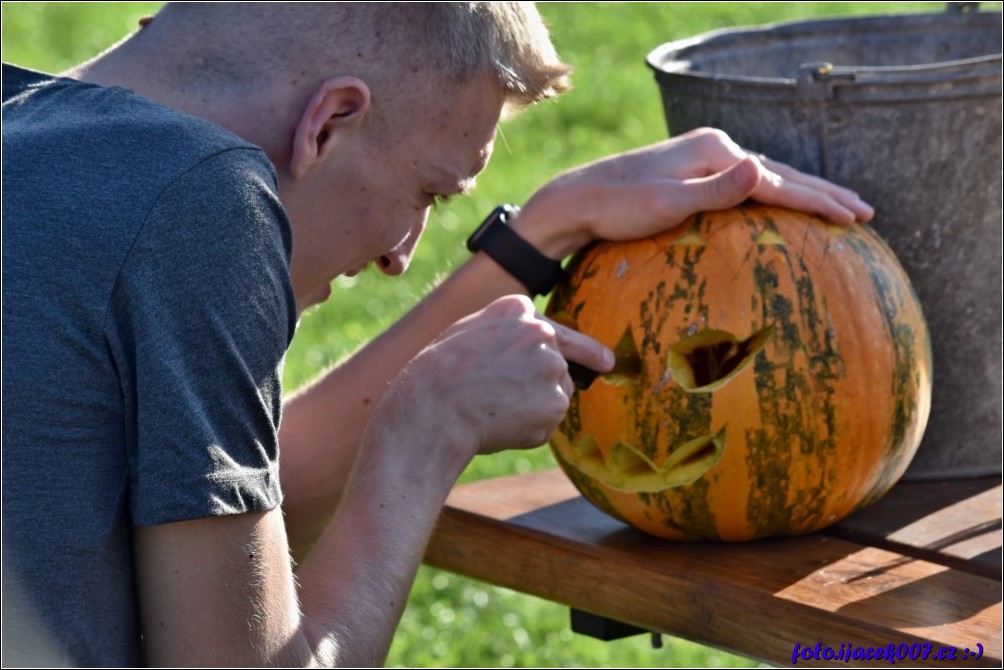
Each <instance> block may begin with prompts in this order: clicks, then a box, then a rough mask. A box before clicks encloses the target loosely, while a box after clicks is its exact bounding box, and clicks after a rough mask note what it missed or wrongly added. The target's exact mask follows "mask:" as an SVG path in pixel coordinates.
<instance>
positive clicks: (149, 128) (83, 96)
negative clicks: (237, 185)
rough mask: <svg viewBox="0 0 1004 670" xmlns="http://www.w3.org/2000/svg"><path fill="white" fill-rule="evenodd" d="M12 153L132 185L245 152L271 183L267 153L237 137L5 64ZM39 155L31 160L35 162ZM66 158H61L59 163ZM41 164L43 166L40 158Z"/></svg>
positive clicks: (128, 98)
mask: <svg viewBox="0 0 1004 670" xmlns="http://www.w3.org/2000/svg"><path fill="white" fill-rule="evenodd" d="M3 105H4V135H5V138H4V139H5V149H8V148H9V149H12V150H13V151H17V150H18V149H20V148H25V149H27V148H29V147H30V148H32V149H35V150H39V149H42V150H45V149H46V148H47V149H48V151H46V153H49V154H52V155H53V156H54V158H55V159H56V160H71V161H80V162H83V163H86V164H94V165H95V166H96V168H98V169H101V170H102V171H103V172H106V173H108V175H109V176H112V175H114V173H115V172H116V167H117V168H118V170H120V171H124V172H126V174H123V175H114V176H121V177H129V178H130V179H131V180H135V179H136V178H144V177H149V176H158V177H160V178H164V179H171V178H172V176H174V175H177V174H181V173H183V172H184V171H185V170H187V169H189V168H190V167H191V166H193V165H197V164H199V163H200V162H202V161H204V160H206V159H207V158H210V157H213V156H215V155H217V154H220V153H222V152H227V151H231V150H243V151H245V152H247V155H246V156H244V157H242V158H240V159H239V160H240V161H242V162H243V163H244V164H246V165H247V166H249V167H251V168H253V169H255V170H256V171H261V172H262V173H264V174H266V175H268V176H270V178H271V180H272V181H274V179H275V178H274V174H271V173H274V168H273V167H272V164H271V162H270V161H269V160H268V158H267V156H266V155H265V153H264V151H262V150H261V149H260V148H259V147H257V146H256V145H254V144H252V143H250V142H247V141H246V140H244V139H242V138H240V137H238V136H237V135H235V134H233V133H232V132H230V131H228V130H226V129H225V128H223V127H221V126H218V125H216V124H213V123H210V122H209V121H206V120H204V119H200V118H197V117H194V116H190V115H187V114H184V113H182V112H179V111H177V110H175V109H172V108H170V107H166V106H164V105H161V104H159V103H157V102H154V101H152V100H149V99H147V98H144V97H142V96H140V95H137V94H135V93H133V92H132V91H129V90H126V89H123V88H119V87H115V86H109V87H104V86H97V85H93V84H89V83H85V82H80V81H76V80H73V79H67V78H65V77H60V76H57V75H49V74H45V73H41V72H34V71H31V70H27V69H25V68H21V67H18V66H13V65H9V64H6V63H5V64H4V66H3ZM35 153H36V152H35V151H32V154H35ZM60 154H62V157H60ZM36 160H37V158H36Z"/></svg>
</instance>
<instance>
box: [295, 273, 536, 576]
mask: <svg viewBox="0 0 1004 670" xmlns="http://www.w3.org/2000/svg"><path fill="white" fill-rule="evenodd" d="M520 292H525V288H523V286H522V285H521V284H520V283H519V282H517V281H516V280H515V279H513V278H512V277H511V276H509V275H508V274H506V272H505V271H504V270H502V269H501V268H500V267H499V266H498V265H496V264H495V263H494V261H492V260H491V259H489V258H487V257H486V256H484V255H483V254H478V255H476V256H475V257H473V258H472V259H471V260H470V261H468V262H467V263H466V264H465V265H464V266H462V267H461V268H459V269H458V270H457V271H456V272H455V273H454V274H453V275H451V276H450V277H448V278H447V279H446V280H445V281H444V282H443V283H442V284H441V285H440V286H438V287H437V288H436V289H435V290H433V291H432V292H431V293H430V294H429V295H428V296H427V297H426V298H425V299H424V300H422V301H421V302H420V303H419V304H418V305H417V306H416V307H415V308H414V309H413V310H412V311H411V312H410V313H408V314H407V315H406V316H405V317H404V318H403V319H401V320H400V321H399V322H397V323H396V324H395V325H394V326H392V327H391V328H390V329H389V330H387V331H386V332H385V333H383V334H382V335H380V336H379V337H378V338H376V339H375V340H373V341H372V342H371V343H370V344H368V345H367V346H365V347H364V348H362V349H360V350H359V351H358V352H357V353H356V354H355V355H353V356H352V357H350V358H349V359H347V360H346V361H344V362H343V363H341V364H339V365H338V366H336V367H334V368H333V369H331V370H330V371H328V372H327V373H325V374H324V375H322V376H321V377H320V378H319V379H318V380H317V381H316V382H314V383H313V384H311V385H310V386H309V387H307V388H306V389H305V390H303V391H301V392H299V393H297V394H296V395H294V396H293V397H291V398H290V399H289V400H288V401H287V403H286V407H285V409H284V414H283V420H282V426H281V430H280V445H281V449H282V467H281V472H282V488H283V492H284V499H285V500H284V504H283V507H284V511H285V513H286V524H287V530H288V533H289V537H290V543H291V545H292V547H293V551H294V556H296V557H297V558H298V559H299V558H301V557H302V556H304V555H305V553H306V550H308V549H309V547H310V546H311V545H312V544H313V542H314V541H315V540H316V539H317V536H318V535H319V533H320V532H321V530H322V529H323V528H324V526H325V525H326V523H327V522H328V520H329V519H330V516H331V514H332V512H333V510H334V509H335V505H336V504H337V502H338V500H339V498H340V496H341V493H342V489H343V487H344V485H345V482H346V480H347V479H348V474H349V471H350V470H351V468H352V465H353V463H354V461H355V457H356V455H357V451H358V445H359V444H360V439H361V437H362V434H363V431H364V430H365V428H366V425H367V423H368V422H369V419H370V416H371V415H372V412H373V408H374V407H376V405H377V404H378V403H379V402H380V400H381V398H382V397H383V394H384V392H385V391H386V389H387V387H388V385H389V383H390V382H391V381H392V380H393V379H394V378H395V377H397V375H398V374H399V373H400V372H401V370H402V369H403V368H404V367H405V366H406V365H407V363H408V361H410V360H411V359H412V358H413V357H414V356H415V355H416V354H418V352H420V351H421V350H422V349H423V348H424V347H425V346H426V345H427V344H428V343H429V342H431V341H432V340H433V339H434V338H435V337H436V336H437V335H439V334H440V333H441V332H442V331H443V330H444V329H446V328H447V327H449V326H450V325H451V324H452V323H454V322H455V321H457V320H458V319H460V318H462V317H464V316H467V315H468V314H471V313H473V312H475V311H477V310H479V309H481V308H483V307H484V306H485V305H487V304H488V303H490V302H491V301H492V300H494V299H496V298H498V297H500V296H502V295H506V294H512V293H520Z"/></svg>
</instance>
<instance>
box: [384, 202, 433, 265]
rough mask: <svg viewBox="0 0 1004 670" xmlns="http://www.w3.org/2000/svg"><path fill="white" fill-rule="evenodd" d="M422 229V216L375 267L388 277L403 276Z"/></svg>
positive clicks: (423, 219)
mask: <svg viewBox="0 0 1004 670" xmlns="http://www.w3.org/2000/svg"><path fill="white" fill-rule="evenodd" d="M424 228H425V216H424V215H423V216H422V218H421V219H420V220H419V221H418V223H416V224H415V225H414V226H412V227H411V229H410V230H409V231H408V234H407V235H406V236H405V238H404V239H403V240H401V242H400V244H398V245H397V246H396V247H394V248H393V249H391V250H390V251H388V252H387V253H385V254H384V255H383V256H381V257H380V258H379V259H377V266H378V267H379V268H380V271H381V272H383V273H384V274H385V275H388V276H390V277H397V276H398V275H402V274H404V272H405V270H407V269H408V265H410V264H411V257H412V256H413V255H414V254H415V249H416V247H418V240H419V239H420V238H421V237H422V231H423V230H424Z"/></svg>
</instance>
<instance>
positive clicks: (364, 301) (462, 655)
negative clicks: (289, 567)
mask: <svg viewBox="0 0 1004 670" xmlns="http://www.w3.org/2000/svg"><path fill="white" fill-rule="evenodd" d="M160 5H161V3H152V2H116V3H102V2H88V3H44V2H39V3H36V2H4V3H3V5H2V31H3V32H2V46H0V48H2V57H3V60H4V61H5V62H12V63H16V64H18V65H21V66H24V67H29V68H33V69H37V70H43V71H46V72H60V71H62V70H64V69H66V68H68V67H70V66H72V65H74V64H76V63H79V62H80V61H82V60H86V59H88V58H90V57H92V56H94V55H97V54H98V53H100V52H101V51H102V50H104V49H105V48H107V47H109V46H110V45H112V44H114V43H115V42H117V41H118V40H120V39H121V38H123V37H124V36H126V35H127V34H129V33H130V32H132V31H133V30H135V29H136V27H137V21H138V20H139V19H140V18H141V17H143V16H145V15H148V14H152V13H155V12H156V11H157V9H158V8H159V7H160ZM944 6H945V3H906V2H885V3H883V2H850V3H841V2H798V3H761V2H723V3H603V2H601V3H577V2H563V3H539V7H540V10H541V13H542V14H543V15H544V17H545V19H546V20H547V22H548V24H549V26H550V28H551V33H552V37H553V40H554V43H555V45H556V46H557V49H558V53H559V54H561V56H562V57H563V59H564V60H565V61H566V62H567V63H569V64H571V65H572V66H573V67H574V68H575V73H574V75H573V81H574V84H575V88H574V90H573V91H571V92H570V93H568V94H566V95H565V96H562V97H561V98H559V99H558V100H554V101H548V102H546V103H543V104H540V105H538V106H537V107H535V108H533V109H530V110H527V111H526V112H524V113H523V114H522V115H521V116H519V117H517V118H516V119H514V120H511V121H507V122H505V123H503V125H502V126H501V129H500V134H499V137H498V139H497V141H496V147H495V153H494V155H493V157H492V162H491V164H490V165H489V166H488V168H487V169H486V170H485V172H484V174H483V175H482V176H481V177H480V178H479V179H478V188H477V190H476V191H475V192H474V193H473V194H472V195H470V196H468V197H465V198H460V199H457V200H455V201H451V202H450V204H449V205H446V206H441V207H437V209H436V210H435V211H434V212H433V213H432V215H431V217H430V222H429V226H428V229H427V231H426V233H425V237H424V239H423V241H422V243H421V245H420V246H419V250H418V253H417V254H416V256H415V259H414V261H413V262H412V265H411V268H410V269H409V271H408V273H407V274H406V275H404V276H403V277H398V278H389V277H385V276H383V275H381V274H380V273H378V272H375V271H366V272H364V273H363V274H361V275H360V276H358V277H356V278H353V279H347V278H339V279H338V280H336V281H335V282H334V283H333V287H332V288H333V292H332V296H331V298H330V299H329V300H328V301H327V303H325V304H324V305H322V306H319V307H316V308H313V309H312V310H310V311H308V312H307V313H306V314H305V315H304V317H303V318H302V320H301V322H300V325H299V328H298V330H297V335H296V337H295V339H294V342H293V346H292V348H291V349H290V351H289V356H288V359H287V363H286V368H285V379H284V382H285V389H286V392H287V393H290V392H293V391H294V390H295V389H297V388H298V387H300V386H302V385H303V384H304V383H306V382H308V381H309V380H310V379H311V378H313V377H315V376H316V375H317V374H318V373H319V372H321V371H322V370H323V369H325V368H326V367H328V366H330V365H333V364H335V363H337V362H338V361H339V360H341V359H343V358H344V357H345V356H347V355H349V354H351V352H352V351H354V350H355V349H357V348H358V347H359V346H361V345H363V344H364V343H365V342H367V341H368V340H369V339H371V338H372V337H373V336H374V335H376V334H377V333H379V332H380V331H382V330H383V329H384V328H385V327H386V326H387V325H389V324H390V323H392V322H393V321H394V320H396V319H397V318H398V317H399V316H400V315H401V314H403V313H404V312H406V311H407V310H408V309H409V308H410V307H411V306H412V305H414V304H415V303H416V302H417V301H418V300H419V299H421V297H422V296H423V295H425V294H426V293H427V292H428V290H429V288H430V287H432V286H434V285H435V283H436V282H437V280H439V279H440V278H442V277H443V276H444V275H446V274H448V273H449V272H450V270H451V269H452V268H455V267H457V266H458V265H460V264H461V263H463V262H464V260H465V259H466V257H467V251H466V250H465V248H464V240H465V239H466V237H467V235H468V234H470V231H471V230H472V229H473V228H474V226H476V225H477V224H478V223H479V222H480V221H481V220H482V219H483V218H484V216H485V215H486V214H487V213H488V212H489V211H491V210H492V209H493V208H494V207H495V206H496V205H498V204H500V203H504V202H508V203H516V204H519V203H522V202H524V201H525V200H526V199H527V198H528V197H529V196H530V195H531V194H532V193H533V191H534V190H535V189H536V188H537V187H539V186H540V185H542V184H543V183H544V182H545V181H547V180H548V179H549V178H551V177H553V176H554V175H556V174H558V173H560V172H562V171H563V170H566V169H569V168H571V167H574V166H576V165H579V164H581V163H585V162H589V161H592V160H595V159H597V158H600V157H602V156H604V155H607V154H610V153H614V152H618V151H624V150H628V149H632V148H635V147H638V146H641V145H644V144H648V143H651V142H655V141H658V140H661V139H664V138H665V137H666V126H665V122H664V119H663V115H662V108H661V103H660V100H659V90H658V87H657V85H656V83H655V81H654V78H653V76H652V74H651V71H650V70H649V69H648V67H647V66H646V65H645V56H646V54H648V52H649V51H651V50H652V49H654V48H655V47H656V46H658V45H660V44H662V43H665V42H669V41H673V40H678V39H683V38H686V37H693V36H697V35H700V34H703V33H706V32H708V31H711V30H716V29H720V28H729V27H737V26H761V25H764V24H768V23H775V22H781V21H798V20H805V19H810V18H822V17H835V16H851V15H863V14H883V13H905V12H917V11H932V12H933V11H941V10H942V9H943V8H944ZM549 467H555V465H554V461H553V460H552V457H551V455H550V452H549V450H548V449H547V448H546V447H542V448H539V449H536V450H533V451H528V452H512V453H506V454H498V455H494V456H491V457H479V458H478V459H476V460H475V462H474V463H472V464H471V466H470V467H469V468H468V469H467V471H465V473H464V475H463V477H462V481H471V480H475V479H481V478H485V477H492V476H500V475H506V474H513V473H517V472H527V471H530V470H537V469H542V468H549ZM681 549H682V550H685V546H683V545H682V546H681ZM654 597H663V598H671V597H672V594H656V595H654ZM664 641H665V644H664V646H663V647H662V648H660V649H654V648H652V645H651V641H650V639H649V637H648V636H644V635H640V636H636V637H631V638H625V639H622V640H617V641H614V642H601V641H599V640H594V639H592V638H589V637H585V636H582V635H578V634H575V633H573V632H572V631H571V629H570V627H569V612H568V608H567V607H564V606H561V605H558V604H555V603H550V602H546V601H542V600H540V599H537V598H533V597H530V596H525V595H522V594H519V593H517V592H514V591H510V590H507V589H500V588H495V587H491V586H488V585H486V584H483V583H480V582H476V581H473V580H469V579H466V578H462V577H459V576H457V575H454V574H451V573H447V572H443V571H439V570H433V569H431V568H426V567H423V568H422V569H421V570H420V572H419V575H418V579H417V581H416V584H415V588H414V589H413V592H412V595H411V599H410V600H409V605H408V608H407V610H406V611H405V614H404V617H403V619H402V621H401V626H400V630H399V633H398V635H397V637H396V638H395V642H394V645H393V647H392V648H391V653H390V656H389V658H388V661H387V664H388V665H389V666H410V667H437V666H438V667H598V666H605V667H755V666H756V665H757V663H756V662H755V661H753V660H750V659H746V658H743V657H740V656H734V655H731V654H728V653H726V652H724V651H721V650H716V649H710V648H707V647H702V646H700V645H697V644H693V643H690V642H687V641H684V640H678V639H670V638H667V637H664Z"/></svg>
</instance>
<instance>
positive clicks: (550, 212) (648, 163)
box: [514, 128, 874, 258]
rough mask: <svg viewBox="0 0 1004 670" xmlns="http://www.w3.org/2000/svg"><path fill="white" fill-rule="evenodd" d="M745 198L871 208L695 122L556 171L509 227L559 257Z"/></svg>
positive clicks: (858, 215) (847, 216)
mask: <svg viewBox="0 0 1004 670" xmlns="http://www.w3.org/2000/svg"><path fill="white" fill-rule="evenodd" d="M747 198H752V199H754V200H757V201H759V202H762V203H764V204H770V205H779V206H782V207H788V208H791V209H797V210H802V211H806V212H810V213H813V214H819V215H821V216H823V217H825V218H827V219H829V220H831V221H833V222H834V223H838V224H845V225H846V224H850V223H853V222H855V221H857V222H860V223H865V222H867V221H868V220H870V219H871V217H872V215H873V214H874V210H873V209H872V207H871V206H869V205H868V204H867V203H865V202H863V201H862V200H861V198H860V197H858V195H857V194H856V193H854V192H853V191H851V190H849V189H846V188H843V187H840V186H837V185H835V184H833V183H831V182H829V181H826V180H825V179H820V178H819V177H814V176H812V175H808V174H805V173H803V172H800V171H798V170H795V169H794V168H792V167H790V166H788V165H785V164H783V163H779V162H777V161H773V160H770V159H768V158H766V157H764V156H760V155H754V154H750V153H748V152H746V151H744V150H743V149H742V148H741V147H740V146H739V145H738V144H736V143H735V142H733V141H732V140H731V139H730V138H729V136H728V135H726V134H725V133H724V132H722V131H720V130H715V129H711V128H699V129H697V130H692V131H690V132H688V133H684V134H682V135H680V136H678V137H675V138H672V139H669V140H665V141H662V142H659V143H656V144H652V145H649V146H647V147H643V148H641V149H637V150H635V151H630V152H627V153H623V154H618V155H615V156H611V157H608V158H605V159H602V160H599V161H597V162H594V163H591V164H589V165H586V166H583V167H580V168H577V169H573V170H570V171H568V172H565V173H563V174H561V175H559V176H558V177H556V178H555V179H553V180H552V181H550V182H549V183H548V184H547V185H545V186H544V187H543V188H541V189H540V190H539V191H538V192H537V193H536V194H535V195H534V196H533V197H532V198H531V199H530V200H529V201H528V202H527V203H526V205H525V206H524V207H523V210H522V212H521V213H520V216H519V217H518V219H517V220H516V222H515V223H514V227H515V228H516V230H518V231H519V232H520V234H521V235H523V236H524V237H525V238H527V239H528V240H529V241H530V242H532V243H533V244H535V245H536V246H537V248H538V249H540V250H541V251H542V252H543V253H545V254H546V255H548V256H551V257H552V258H562V257H564V256H566V255H568V254H570V253H572V252H574V251H576V250H577V249H579V248H581V247H583V246H585V245H586V244H588V243H589V242H591V241H593V240H597V239H608V240H627V239H635V238H642V237H648V236H651V235H654V234H656V233H659V232H661V231H663V230H665V229H667V228H671V227H673V226H675V225H676V224H678V223H680V222H681V221H683V220H684V219H686V218H687V217H688V216H690V215H692V214H695V213H697V212H700V211H704V210H717V209H725V208H728V207H732V206H733V205H737V204H739V203H740V202H742V201H744V200H746V199H747Z"/></svg>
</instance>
